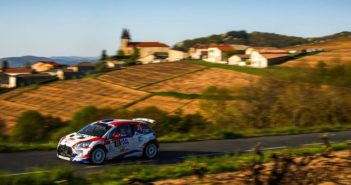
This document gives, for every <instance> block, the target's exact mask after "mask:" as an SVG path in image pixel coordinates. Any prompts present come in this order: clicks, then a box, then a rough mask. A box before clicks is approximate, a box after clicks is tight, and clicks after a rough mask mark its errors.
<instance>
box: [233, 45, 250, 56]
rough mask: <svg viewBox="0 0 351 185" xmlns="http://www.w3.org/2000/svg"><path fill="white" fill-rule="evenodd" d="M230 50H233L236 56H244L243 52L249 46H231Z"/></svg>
mask: <svg viewBox="0 0 351 185" xmlns="http://www.w3.org/2000/svg"><path fill="white" fill-rule="evenodd" d="M230 46H231V47H232V48H234V50H235V53H236V54H245V51H246V49H247V48H249V47H250V46H246V45H240V44H231V45H230Z"/></svg>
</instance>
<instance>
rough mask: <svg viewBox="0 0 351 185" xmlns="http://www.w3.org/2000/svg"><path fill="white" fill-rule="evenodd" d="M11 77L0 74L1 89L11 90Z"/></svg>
mask: <svg viewBox="0 0 351 185" xmlns="http://www.w3.org/2000/svg"><path fill="white" fill-rule="evenodd" d="M9 79H10V75H8V74H5V73H0V87H5V88H9Z"/></svg>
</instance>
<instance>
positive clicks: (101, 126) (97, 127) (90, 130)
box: [77, 123, 111, 137]
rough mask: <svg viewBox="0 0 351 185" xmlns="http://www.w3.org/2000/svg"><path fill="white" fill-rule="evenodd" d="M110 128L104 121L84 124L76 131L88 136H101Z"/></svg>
mask: <svg viewBox="0 0 351 185" xmlns="http://www.w3.org/2000/svg"><path fill="white" fill-rule="evenodd" d="M110 129H111V126H110V125H107V124H105V123H95V124H90V125H87V126H85V127H84V128H82V129H80V130H79V131H78V132H77V133H78V134H84V135H89V136H98V137H102V136H103V135H104V134H105V133H106V132H107V131H108V130H110Z"/></svg>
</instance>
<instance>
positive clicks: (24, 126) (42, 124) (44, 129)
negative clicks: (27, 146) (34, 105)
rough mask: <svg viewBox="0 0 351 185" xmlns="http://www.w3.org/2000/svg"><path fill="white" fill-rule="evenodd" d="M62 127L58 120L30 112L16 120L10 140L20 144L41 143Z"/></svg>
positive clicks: (36, 112)
mask: <svg viewBox="0 0 351 185" xmlns="http://www.w3.org/2000/svg"><path fill="white" fill-rule="evenodd" d="M62 126H63V124H62V122H61V120H60V119H59V118H54V117H51V116H43V115H42V114H40V113H39V112H38V111H34V110H30V111H26V112H24V113H22V114H21V116H20V117H19V118H18V119H17V123H16V125H15V128H14V130H13V133H12V138H13V140H16V141H21V142H33V141H34V142H35V141H43V140H45V139H47V138H49V136H50V134H51V133H52V132H54V131H55V130H56V129H58V128H60V127H62Z"/></svg>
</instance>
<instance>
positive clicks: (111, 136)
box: [109, 127, 119, 139]
mask: <svg viewBox="0 0 351 185" xmlns="http://www.w3.org/2000/svg"><path fill="white" fill-rule="evenodd" d="M118 133H119V130H118V128H117V127H116V128H114V129H113V130H112V131H111V132H110V135H109V139H112V138H113V136H114V135H115V134H118Z"/></svg>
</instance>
